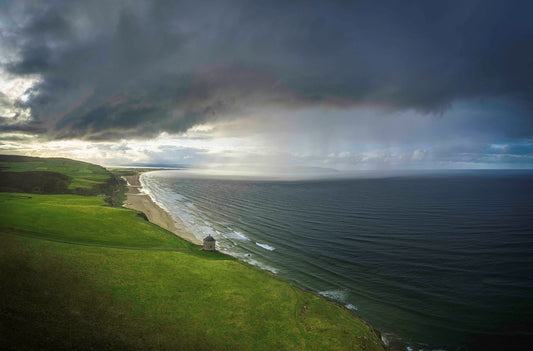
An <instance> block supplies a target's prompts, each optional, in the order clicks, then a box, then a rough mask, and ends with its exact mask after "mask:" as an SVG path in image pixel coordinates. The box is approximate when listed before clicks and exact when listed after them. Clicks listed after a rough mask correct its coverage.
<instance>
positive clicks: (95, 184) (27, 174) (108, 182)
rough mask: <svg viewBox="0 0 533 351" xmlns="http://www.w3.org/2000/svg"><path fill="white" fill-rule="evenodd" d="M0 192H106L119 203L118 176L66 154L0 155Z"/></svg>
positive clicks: (86, 193) (120, 189) (111, 201)
mask: <svg viewBox="0 0 533 351" xmlns="http://www.w3.org/2000/svg"><path fill="white" fill-rule="evenodd" d="M0 192H24V193H31V194H76V195H105V196H106V197H107V199H108V203H110V204H113V205H118V204H119V203H118V202H119V200H118V198H119V197H120V194H121V193H122V183H121V180H120V179H119V178H118V177H116V176H114V175H113V174H112V173H110V172H109V171H107V170H106V169H105V168H103V167H101V166H98V165H94V164H90V163H87V162H81V161H75V160H70V159H66V158H40V157H28V156H15V155H0Z"/></svg>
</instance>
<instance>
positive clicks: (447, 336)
mask: <svg viewBox="0 0 533 351" xmlns="http://www.w3.org/2000/svg"><path fill="white" fill-rule="evenodd" d="M141 180H142V182H143V184H144V186H145V188H146V190H147V192H149V193H150V194H151V196H152V197H153V198H154V199H155V200H156V201H157V202H158V203H159V204H160V205H161V206H163V207H164V208H165V209H167V210H168V211H169V212H171V213H172V214H173V215H174V216H178V217H179V218H180V219H181V220H182V221H183V222H184V223H185V225H186V226H187V228H188V229H189V230H190V231H191V232H192V233H193V234H195V235H196V236H197V237H199V238H203V237H204V236H206V235H207V234H211V235H213V236H214V237H215V238H216V239H217V245H218V248H219V250H221V251H223V252H227V253H230V254H232V255H234V256H237V257H239V258H240V259H242V260H245V261H247V262H249V263H251V264H254V265H257V266H259V267H261V268H263V269H268V270H271V271H272V272H275V273H276V274H278V275H280V276H283V277H285V278H287V279H289V280H291V281H293V282H295V283H296V284H298V285H300V286H302V287H304V288H307V289H310V290H313V291H315V292H318V293H320V294H321V295H323V296H325V297H327V298H329V299H332V300H334V301H336V302H338V303H340V304H342V305H344V306H346V307H347V308H349V309H351V310H352V311H353V312H354V313H355V314H357V315H359V316H360V317H362V318H363V319H365V320H366V321H368V322H369V323H370V324H372V325H373V326H374V327H376V328H377V329H379V330H381V331H382V332H383V335H384V337H385V338H386V339H387V340H388V342H390V343H391V345H393V346H394V347H396V348H399V349H413V350H418V349H448V350H456V349H467V350H477V349H479V350H482V349H487V350H490V349H498V348H499V347H500V346H502V347H503V348H502V349H512V347H517V345H519V344H521V343H526V342H531V340H532V339H533V172H527V171H456V172H442V173H423V174H418V175H416V174H410V175H403V176H398V175H396V176H392V175H390V176H389V175H387V174H383V175H378V176H376V175H372V176H368V177H366V176H365V174H364V173H363V174H359V175H358V178H353V179H314V180H313V179H307V180H260V179H247V178H241V179H231V178H227V177H225V178H216V177H214V178H212V177H205V176H198V175H195V174H194V173H191V172H184V171H164V172H153V173H147V174H144V175H143V176H142V177H141ZM501 342H505V343H506V344H501ZM505 345H506V346H505ZM511 345H513V346H512V347H511ZM509 347H510V348H509Z"/></svg>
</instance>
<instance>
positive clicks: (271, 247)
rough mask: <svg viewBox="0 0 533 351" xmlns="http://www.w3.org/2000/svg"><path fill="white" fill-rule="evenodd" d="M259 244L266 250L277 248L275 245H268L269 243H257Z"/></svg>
mask: <svg viewBox="0 0 533 351" xmlns="http://www.w3.org/2000/svg"><path fill="white" fill-rule="evenodd" d="M255 244H256V245H257V246H260V247H262V248H263V249H265V250H268V251H274V250H275V249H276V248H275V247H273V246H270V245H267V244H261V243H255Z"/></svg>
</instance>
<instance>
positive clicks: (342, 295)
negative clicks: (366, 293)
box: [318, 290, 348, 301]
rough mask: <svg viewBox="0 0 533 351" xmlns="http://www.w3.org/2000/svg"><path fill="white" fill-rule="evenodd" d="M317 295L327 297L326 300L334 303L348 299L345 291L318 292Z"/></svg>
mask: <svg viewBox="0 0 533 351" xmlns="http://www.w3.org/2000/svg"><path fill="white" fill-rule="evenodd" d="M318 293H319V294H320V295H322V296H324V297H327V298H328V299H332V300H336V301H344V300H346V298H347V297H348V291H346V290H326V291H319V292H318Z"/></svg>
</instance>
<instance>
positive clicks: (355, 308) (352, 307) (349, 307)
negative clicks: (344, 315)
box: [344, 303, 359, 311]
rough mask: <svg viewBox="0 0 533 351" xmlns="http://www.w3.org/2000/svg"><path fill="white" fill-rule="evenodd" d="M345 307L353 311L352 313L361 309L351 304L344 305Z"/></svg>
mask: <svg viewBox="0 0 533 351" xmlns="http://www.w3.org/2000/svg"><path fill="white" fill-rule="evenodd" d="M344 307H346V308H347V309H349V310H352V311H357V310H358V309H359V307H357V306H355V305H352V304H351V303H349V304H347V305H344Z"/></svg>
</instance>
